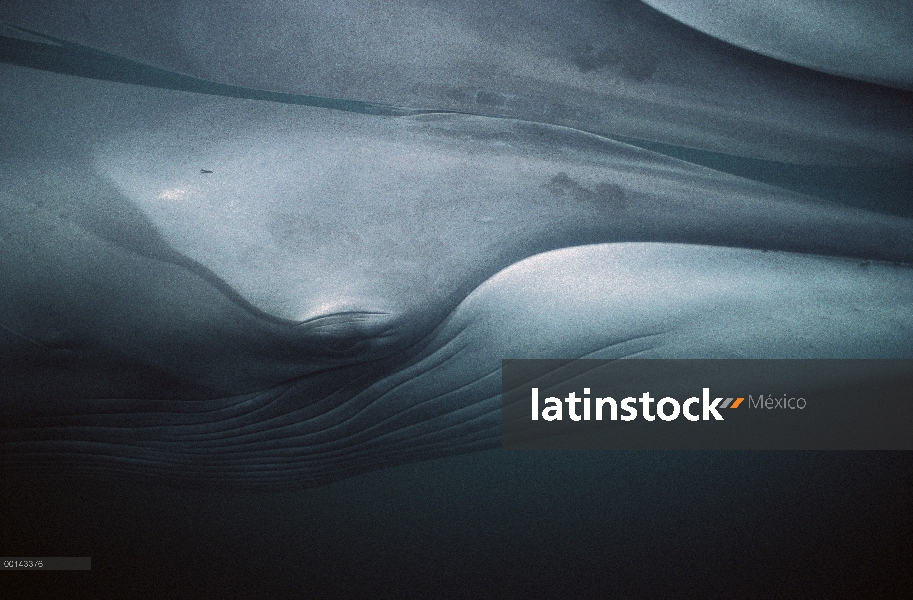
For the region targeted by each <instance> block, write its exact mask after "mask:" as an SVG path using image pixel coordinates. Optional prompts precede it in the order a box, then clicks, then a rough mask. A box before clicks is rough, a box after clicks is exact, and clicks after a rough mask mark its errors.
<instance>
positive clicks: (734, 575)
mask: <svg viewBox="0 0 913 600" xmlns="http://www.w3.org/2000/svg"><path fill="white" fill-rule="evenodd" d="M0 490H2V493H0V507H2V508H0V511H2V512H0V523H2V529H0V554H2V555H4V556H11V555H20V556H87V555H88V556H91V557H92V570H91V571H60V572H41V573H36V572H4V573H0V597H2V598H4V599H6V598H40V597H57V598H109V597H110V598H142V597H156V598H330V597H349V598H387V597H391V598H485V597H495V598H537V597H553V598H562V597H564V598H571V597H614V598H655V597H672V598H681V597H719V598H722V597H726V598H771V597H783V598H791V597H828V598H861V597H866V598H898V597H910V595H911V594H913V570H911V568H910V567H911V564H913V494H911V492H913V453H909V452H711V451H704V452H696V451H695V452H659V451H652V452H651V451H637V452H608V451H605V452H570V451H566V452H554V451H553V452H544V451H538V452H523V451H505V450H495V451H489V452H482V453H476V454H469V455H464V456H458V457H452V458H447V459H441V460H433V461H427V462H424V463H417V464H411V465H405V466H402V467H398V468H393V469H388V470H384V471H377V472H373V473H368V474H366V475H361V476H358V477H354V478H351V479H348V480H345V481H340V482H337V483H334V484H331V485H328V486H324V487H321V488H316V489H310V490H303V491H296V492H279V493H230V492H225V491H200V490H187V489H176V488H170V487H163V486H159V485H156V484H154V483H152V482H149V481H145V482H142V481H118V482H104V481H97V480H92V479H86V478H82V479H75V478H70V477H66V476H62V475H59V476H54V477H48V476H45V477H41V478H34V477H23V476H21V475H16V474H11V473H5V474H3V475H2V478H0Z"/></svg>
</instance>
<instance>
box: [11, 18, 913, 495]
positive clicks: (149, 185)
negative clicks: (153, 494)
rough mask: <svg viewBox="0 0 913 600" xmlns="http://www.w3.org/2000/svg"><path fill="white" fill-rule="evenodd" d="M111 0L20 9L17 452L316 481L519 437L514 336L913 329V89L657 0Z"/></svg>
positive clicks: (282, 481)
mask: <svg viewBox="0 0 913 600" xmlns="http://www.w3.org/2000/svg"><path fill="white" fill-rule="evenodd" d="M102 4H104V3H94V2H92V3H82V4H80V3H68V4H67V6H68V7H70V8H67V7H63V6H58V5H57V4H56V3H53V2H51V3H46V4H44V5H42V6H44V9H41V10H36V11H34V12H31V13H29V14H28V15H25V14H24V13H19V12H17V10H16V9H15V7H13V6H11V7H5V8H4V11H5V12H4V13H3V14H2V15H0V18H3V19H4V20H5V22H6V25H5V28H4V31H5V32H6V33H5V34H4V35H5V36H6V37H5V38H4V39H5V40H6V41H5V42H4V43H5V44H6V45H5V46H4V48H5V50H4V52H5V54H4V55H3V56H4V57H5V62H6V64H2V65H0V77H2V79H0V80H2V81H3V86H2V93H3V96H2V100H0V102H2V106H3V113H4V115H5V116H6V118H5V119H4V121H3V123H2V124H0V127H2V129H0V133H2V138H3V140H4V144H3V148H2V150H0V173H2V179H0V205H2V208H3V210H2V214H0V256H2V262H0V275H2V280H3V282H4V285H3V287H2V290H0V351H2V352H0V379H2V386H0V415H2V422H0V444H2V447H3V466H4V467H5V468H10V469H26V470H36V471H41V470H46V469H60V468H65V469H75V470H78V471H81V472H93V473H98V474H100V475H104V476H107V477H122V476H125V475H138V476H143V477H155V478H157V479H160V480H169V481H175V482H180V483H182V484H190V485H216V486H229V487H233V488H240V487H257V488H260V487H271V488H275V487H301V486H311V485H317V484H321V483H324V482H327V481H331V480H334V479H339V478H342V477H347V476H350V475H352V474H355V473H358V472H363V471H366V470H370V469H376V468H382V467H385V466H390V465H394V464H400V463H403V462H408V461H414V460H422V459H427V458H431V457H437V456H445V455H451V454H457V453H465V452H471V451H474V450H480V449H485V448H493V447H497V446H498V445H499V444H500V426H501V422H500V398H499V394H500V376H499V369H500V364H501V360H502V359H504V358H581V357H586V358H636V357H645V358H911V357H913V356H911V355H913V343H911V342H913V270H911V268H910V264H911V263H913V244H911V241H913V218H911V217H913V214H911V209H910V206H909V197H910V196H909V194H910V192H911V190H913V186H910V185H909V181H908V179H909V170H908V167H909V166H910V165H911V164H913V133H911V126H913V125H911V123H913V121H908V120H905V117H909V116H910V115H911V114H913V96H911V95H910V93H909V92H905V91H903V90H900V89H896V88H893V89H892V88H886V87H884V86H878V85H875V84H872V83H864V82H860V81H851V80H845V79H840V78H836V77H832V76H830V75H826V74H822V73H817V72H813V71H808V70H803V69H801V68H799V67H795V66H789V65H783V64H781V63H777V62H776V61H773V60H772V59H770V58H766V57H761V56H756V55H753V54H751V53H749V52H747V51H746V50H744V49H739V48H735V47H729V46H726V45H725V44H723V43H722V42H720V41H718V40H713V39H711V38H709V37H706V36H704V37H702V34H699V33H698V32H696V31H694V30H691V29H688V28H686V27H684V26H683V25H681V24H679V23H676V22H675V21H673V20H671V19H668V18H667V17H665V16H663V15H662V14H660V13H658V12H656V11H653V10H652V9H650V8H648V7H646V6H644V5H641V4H640V3H633V2H609V3H579V4H574V5H573V6H572V7H570V8H567V9H560V10H559V8H558V7H557V5H555V4H551V3H548V2H542V3H534V4H532V5H528V6H524V7H521V6H520V5H519V4H515V3H504V4H503V5H501V6H500V7H501V9H502V11H503V12H504V14H506V15H508V18H506V20H505V22H504V24H502V25H503V28H502V26H496V25H494V23H495V22H496V21H495V20H494V17H493V15H491V14H488V12H487V11H488V10H489V9H484V10H482V9H480V8H479V7H478V6H475V5H474V4H473V3H469V2H467V3H455V4H453V5H452V6H451V5H450V4H448V5H446V6H445V5H443V4H441V5H438V4H437V3H425V4H423V5H422V6H421V7H418V4H417V3H412V2H397V3H392V4H391V6H392V7H393V8H392V9H391V10H392V11H393V13H392V14H393V15H394V16H397V17H402V18H399V19H393V17H389V18H390V19H392V21H391V23H395V25H396V26H395V27H394V28H393V29H392V30H389V29H384V28H383V27H380V26H379V25H378V22H377V21H376V20H373V19H375V17H376V16H377V15H375V14H374V13H373V12H371V11H372V10H373V9H368V8H359V9H354V8H350V10H348V11H347V10H344V8H345V7H347V6H348V5H346V4H345V3H343V4H340V5H339V6H340V7H343V8H339V9H338V10H329V9H327V8H326V7H325V6H323V5H322V4H320V3H299V4H294V5H293V3H288V4H284V3H281V2H280V3H274V4H263V5H255V6H252V7H251V8H249V9H248V8H241V7H236V6H233V5H229V6H228V7H227V8H226V9H225V11H224V13H218V14H215V15H214V14H213V13H211V12H210V13H205V14H198V13H194V12H193V10H194V9H193V7H192V6H189V4H188V5H184V4H183V3H179V2H178V3H174V4H173V5H171V6H172V9H173V10H174V11H176V12H174V13H173V14H172V13H167V11H166V13H167V14H166V13H161V12H159V13H156V12H155V11H154V10H152V9H148V10H147V9H136V10H135V11H133V10H126V9H125V10H124V11H123V12H118V10H112V11H110V12H107V13H106V12H104V11H101V10H99V12H98V14H97V15H95V13H93V12H92V11H91V10H90V9H92V8H98V7H100V6H101V5H102ZM246 6H247V5H245V7H246ZM296 7H297V8H296ZM302 7H305V8H306V9H307V10H304V8H302ZM448 7H449V8H448ZM77 9H79V10H77ZM172 9H169V10H172ZM293 9H294V10H293ZM477 9H478V10H477ZM536 9H538V11H539V12H537V10H536ZM80 10H81V11H82V12H80ZM156 10H159V9H156ZM162 10H164V9H162ZM87 11H88V12H87ZM150 11H151V12H150ZM289 11H292V12H289ZM294 11H299V12H294ZM353 11H354V12H353ZM478 11H481V12H480V13H479V14H478V15H476V12H478ZM542 11H545V12H546V13H548V14H553V15H557V17H559V18H558V22H559V23H560V24H561V26H560V27H556V28H554V29H553V30H550V31H551V33H550V34H549V36H550V37H548V36H547V37H545V38H539V37H537V36H536V35H535V34H536V33H537V32H540V31H541V30H542V29H541V27H539V26H538V25H536V24H537V23H541V19H542V18H543V17H542ZM548 11H552V12H550V13H549V12H548ZM499 14H500V13H499ZM93 15H95V16H93ZM307 15H312V16H313V15H316V16H318V17H319V18H318V19H317V20H316V21H314V20H310V21H309V20H308V19H305V18H304V17H305V16H307ZM407 15H408V17H409V18H408V19H406V18H405V16H407ZM473 15H475V16H473ZM267 16H269V17H270V18H271V19H272V20H268V19H267V20H263V19H266V18H267ZM621 16H624V18H621ZM191 17H193V18H191ZM292 17H294V18H292ZM583 17H586V18H583ZM610 17H611V18H610ZM287 18H288V19H291V20H290V21H288V20H287ZM106 19H107V20H108V21H107V22H106V21H105V20H106ZM112 19H114V21H111V20H112ZM118 19H123V20H122V21H118ZM295 19H297V20H295ZM213 20H214V21H213ZM244 22H247V23H250V24H252V25H251V27H250V29H249V30H243V31H241V30H237V29H232V27H237V26H238V25H239V24H240V23H244ZM431 22H434V23H437V24H438V25H439V28H438V29H436V30H435V31H438V32H444V34H442V37H441V38H440V39H439V42H438V43H439V44H440V46H441V48H439V52H437V53H434V52H430V51H428V44H429V43H430V42H429V41H428V40H426V39H425V38H423V37H422V36H421V35H419V34H418V33H416V32H422V31H423V29H422V27H419V24H426V23H431ZM105 23H106V25H105V26H104V27H103V26H102V24H105ZM112 23H113V24H114V25H117V26H112ZM289 23H291V24H289ZM296 23H297V24H298V25H300V26H301V27H306V28H310V29H307V33H308V35H303V36H301V37H300V38H299V37H297V36H295V35H293V34H292V29H290V28H292V26H293V25H295V24H296ZM315 23H318V24H320V26H321V27H322V28H323V29H319V28H318V26H317V25H315ZM141 24H143V26H144V27H147V28H149V30H150V31H151V32H152V33H151V34H150V35H149V36H146V37H142V38H141V39H137V38H136V36H135V35H133V34H132V32H131V30H130V28H129V27H133V28H134V29H135V28H136V27H138V26H139V25H141ZM608 24H611V27H609V26H608ZM128 25H129V27H128ZM508 25H510V27H508ZM597 25H606V27H604V28H603V29H600V28H599V27H597ZM359 28H361V29H359ZM318 29H319V30H318ZM229 30H231V31H238V33H237V35H238V36H240V38H238V39H240V40H241V42H243V43H241V47H246V46H244V44H249V45H250V47H249V48H248V50H249V52H248V53H247V54H246V56H245V57H244V58H237V57H235V58H236V59H237V60H234V59H232V56H233V55H231V54H230V53H229V51H228V50H227V49H226V48H225V47H224V46H223V45H221V44H223V41H222V40H223V39H226V40H227V39H230V38H228V37H225V36H223V35H221V34H220V32H223V33H224V32H225V31H229ZM252 32H253V33H257V35H253V33H252ZM258 32H259V33H258ZM340 32H343V33H345V35H343V34H342V33H340ZM407 32H411V35H412V36H413V38H408V37H407V36H406V33H407ZM517 32H520V33H519V34H518V33H517ZM356 33H358V34H359V35H361V37H358V36H357V35H356ZM470 33H472V34H473V35H471V36H470V35H469V34H470ZM583 33H587V34H588V35H592V36H595V37H592V39H593V40H597V41H599V43H601V44H603V45H602V46H599V45H598V44H597V45H596V46H592V47H591V48H590V50H586V49H581V48H577V47H576V46H574V45H573V44H574V43H576V42H575V41H574V40H577V41H579V39H578V36H579V35H583ZM128 34H130V35H128ZM429 35H430V34H429ZM163 36H164V37H163ZM416 36H417V37H416ZM465 36H469V38H466V37H465ZM625 36H628V37H625ZM643 36H646V37H643ZM651 36H652V37H651ZM128 38H129V39H132V40H135V41H134V42H130V43H132V44H134V45H133V46H129V44H128ZM166 38H167V39H169V40H176V41H177V42H179V43H175V44H174V45H169V44H166V43H165V42H164V41H163V40H164V39H166ZM467 39H469V40H471V41H472V43H473V44H474V43H475V42H477V41H479V40H481V42H480V43H482V42H484V43H483V45H482V46H481V47H480V48H476V50H475V53H471V54H467V55H462V54H461V53H460V52H459V51H458V50H459V49H460V48H462V47H463V46H462V45H461V44H469V43H470V42H468V41H467ZM581 39H586V38H585V36H584V38H581ZM651 39H655V40H657V41H661V42H662V44H660V45H659V46H658V47H656V46H655V45H650V44H647V41H648V40H651ZM346 40H348V42H349V43H352V44H354V45H353V46H347V45H346ZM357 40H361V42H360V43H361V45H358V44H355V41H357ZM395 40H398V41H395ZM403 40H411V41H409V42H408V43H406V42H403ZM235 42H237V40H235ZM68 44H72V45H73V46H70V45H68ZM124 44H128V46H129V47H128V46H125V45H124ZM470 45H471V44H470ZM680 45H684V46H682V47H686V48H690V49H692V50H693V51H694V54H692V55H682V54H680V53H678V52H677V51H676V48H679V47H680ZM83 48H89V50H85V52H84V53H83V54H79V53H80V52H83V50H81V49H83ZM574 48H577V49H576V50H575V49H574ZM600 48H601V49H600ZM380 49H383V50H384V52H379V50H380ZM318 50H319V51H318ZM38 51H41V52H48V53H50V54H48V56H50V55H53V56H62V54H61V53H64V52H71V51H72V52H75V53H76V54H74V55H73V56H77V57H79V56H81V57H96V58H97V57H103V58H104V60H110V61H114V62H106V63H104V64H106V65H115V66H116V65H118V64H121V65H133V66H132V67H131V68H134V67H135V70H136V73H142V72H143V71H142V68H145V67H143V65H145V66H148V67H149V68H152V69H158V70H159V71H155V72H156V73H166V74H171V75H173V77H171V75H169V76H168V77H171V78H170V79H169V78H167V77H165V76H162V78H161V79H160V80H155V79H154V78H153V79H152V80H147V79H143V80H142V81H140V79H139V78H140V75H137V74H136V73H134V74H133V75H131V74H130V69H126V71H124V72H123V73H121V72H119V71H118V72H117V75H116V77H115V75H113V74H112V73H114V71H110V70H109V71H108V72H107V73H108V74H107V75H106V74H105V72H104V70H103V69H97V68H95V67H92V66H91V65H88V64H87V63H86V62H83V63H80V62H79V61H75V62H72V61H71V62H69V63H65V62H57V63H41V64H42V65H43V66H42V68H40V69H37V68H34V67H35V66H36V65H38V64H39V62H40V61H39V58H40V57H39V58H36V55H35V54H29V52H31V53H34V52H38ZM92 53H95V54H92ZM98 53H103V54H98ZM575 53H576V54H575ZM640 53H647V54H649V56H648V57H647V58H644V57H643V56H641V54H640ZM42 56H45V55H42ZM695 56H697V57H698V58H695ZM111 57H114V58H111ZM277 57H282V60H279V59H278V58H277ZM507 57H513V58H512V59H511V60H508V58H507ZM121 58H122V59H123V60H125V61H132V62H125V63H117V62H116V61H117V60H120V59H121ZM534 58H535V59H536V60H538V61H539V62H538V63H537V64H539V65H541V69H539V68H537V69H533V71H535V72H522V70H517V69H519V67H518V66H517V65H518V64H520V63H523V62H524V61H529V60H532V59H534ZM648 58H649V60H647V59H648ZM42 60H43V59H42ZM55 60H57V59H55ZM60 60H61V61H62V59H60ZM86 60H88V59H86ZM245 61H248V62H245ZM249 61H255V63H256V65H263V68H254V66H255V65H254V64H253V63H251V62H249ZM423 61H424V62H423ZM644 61H646V62H647V63H649V64H646V66H645V63H644ZM418 63H422V64H418ZM488 64H491V65H495V66H494V67H492V69H493V70H491V71H486V70H485V69H483V68H482V67H483V66H486V65H488ZM137 65H138V66H137ZM90 67H91V68H90ZM420 67H421V68H420ZM93 69H95V70H93ZM511 69H513V70H511ZM150 72H151V71H150ZM302 73H303V74H305V76H302V77H297V76H295V75H296V74H302ZM358 74H361V75H358ZM130 77H134V80H130ZM726 77H730V78H731V80H730V82H729V83H728V84H726V85H724V79H725V78H726ZM739 77H747V79H746V80H745V81H749V80H750V81H751V85H750V86H740V85H738V81H739V79H738V78H739ZM156 81H158V83H156ZM201 82H202V83H201ZM482 82H484V85H483V84H482ZM207 85H208V86H210V87H205V86H207ZM182 86H183V87H182ZM220 86H221V87H220ZM219 90H222V92H224V93H221V92H220V93H217V92H218V91H219ZM264 90H265V91H264ZM201 92H202V93H201ZM260 93H264V94H272V95H271V96H268V98H267V97H265V96H264V97H261V96H257V94H260ZM683 94H685V95H683ZM315 98H317V100H315ZM321 98H322V99H324V100H325V99H328V98H329V99H335V100H333V102H336V101H337V100H339V99H344V100H352V101H353V103H350V104H345V103H338V102H337V103H336V104H331V106H332V107H327V103H326V102H324V101H323V100H319V99H321ZM613 98H617V99H620V100H619V102H618V103H616V104H612V103H610V102H608V100H609V99H613ZM861 100H864V101H866V102H867V106H869V107H871V111H870V112H869V111H866V112H860V111H859V110H858V105H856V104H854V103H856V102H858V101H861ZM321 102H323V104H321ZM359 103H361V104H359ZM365 103H370V104H365ZM771 168H773V171H771ZM783 172H788V173H792V174H793V175H794V176H791V177H787V176H784V175H783ZM857 176H858V177H863V179H862V181H863V183H862V184H860V183H859V181H858V180H857V179H854V178H857ZM865 177H868V179H865ZM816 178H817V179H816ZM809 181H812V183H809ZM815 181H817V183H815ZM854 186H855V187H854ZM857 189H861V190H862V191H860V193H859V194H856V193H855V190H857Z"/></svg>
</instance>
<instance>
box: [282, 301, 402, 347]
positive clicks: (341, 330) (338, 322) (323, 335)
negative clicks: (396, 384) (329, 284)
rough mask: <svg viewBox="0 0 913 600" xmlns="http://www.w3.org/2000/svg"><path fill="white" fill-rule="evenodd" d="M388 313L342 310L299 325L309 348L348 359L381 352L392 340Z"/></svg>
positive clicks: (392, 330) (392, 331)
mask: <svg viewBox="0 0 913 600" xmlns="http://www.w3.org/2000/svg"><path fill="white" fill-rule="evenodd" d="M390 320H391V319H390V315H389V314H387V313H374V312H343V313H334V314H331V315H323V316H320V317H315V318H313V319H308V320H307V321H303V322H301V323H299V324H298V326H297V327H298V328H299V329H300V330H302V331H303V333H304V334H305V336H306V337H307V339H308V341H309V343H310V344H311V347H312V348H313V350H314V351H315V352H317V353H318V354H323V355H324V356H327V357H330V358H349V357H354V356H356V355H361V354H371V355H373V354H375V353H377V352H380V351H383V350H384V349H385V348H386V347H387V346H389V345H390V343H391V342H392V341H393V340H394V339H395V335H394V332H395V330H394V328H393V327H391V325H390Z"/></svg>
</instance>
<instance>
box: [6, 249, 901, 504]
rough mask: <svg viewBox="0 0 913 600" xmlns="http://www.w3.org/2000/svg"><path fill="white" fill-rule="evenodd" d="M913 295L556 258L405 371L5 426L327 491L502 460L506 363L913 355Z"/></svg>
mask: <svg viewBox="0 0 913 600" xmlns="http://www.w3.org/2000/svg"><path fill="white" fill-rule="evenodd" d="M911 283H913V269H911V268H910V267H908V266H903V265H893V264H888V263H881V262H877V261H875V262H869V261H859V260H848V259H838V258H829V257H818V256H807V255H800V254H791V253H784V252H764V251H757V250H745V249H736V248H719V247H709V246H690V245H679V244H658V243H629V244H600V245H593V246H581V247H574V248H567V249H563V250H556V251H552V252H546V253H543V254H539V255H536V256H533V257H530V258H528V259H525V260H522V261H520V262H518V263H515V264H513V265H511V266H510V267H508V268H507V269H504V270H503V271H501V272H499V273H498V274H496V275H495V276H493V277H491V278H490V279H488V280H487V281H485V282H484V283H483V284H482V285H481V286H479V287H478V288H477V289H475V290H474V291H473V292H472V293H471V294H470V295H469V296H468V297H467V298H466V299H465V300H464V301H463V302H461V303H460V304H459V306H457V308H456V309H455V310H454V311H453V312H452V313H451V314H450V315H449V316H448V317H447V318H446V319H445V320H444V321H443V322H442V323H441V324H440V325H439V326H438V327H437V328H436V329H434V330H433V331H432V332H431V333H430V334H429V335H428V336H427V337H426V338H425V339H424V340H422V341H421V342H420V343H419V344H416V346H415V347H414V348H412V349H411V350H410V351H409V352H407V353H405V355H404V356H403V357H393V358H386V359H382V360H380V361H377V362H375V363H365V364H362V365H354V366H346V367H341V368H339V369H330V370H327V371H325V372H322V373H320V374H317V375H312V376H308V377H303V378H300V379H298V380H295V381H290V382H286V383H283V384H281V385H278V386H275V387H272V388H270V389H267V390H264V391H262V392H255V393H250V394H244V395H240V396H231V397H225V398H211V399H203V400H170V401H168V400H130V399H123V398H112V399H106V400H103V399H97V400H77V399H70V400H66V399H55V400H54V401H52V402H47V403H44V404H41V405H33V406H30V407H29V408H28V409H27V410H26V411H24V412H20V413H18V414H8V415H5V416H4V420H3V429H0V443H2V444H3V446H4V449H5V454H4V462H3V466H4V467H5V468H7V469H14V470H15V469H28V470H30V471H33V472H36V471H38V472H40V471H41V470H42V469H51V468H52V467H50V466H49V465H52V464H53V465H54V467H53V469H55V472H61V471H67V472H75V473H85V474H93V475H95V476H99V477H108V478H115V479H116V478H119V477H122V476H124V475H135V476H139V477H143V478H151V479H154V480H155V481H160V482H169V483H173V484H177V485H189V486H193V487H200V486H206V487H208V486H212V487H231V488H233V489H244V488H257V489H281V488H301V487H310V486H315V485H320V484H323V483H327V482H330V481H333V480H337V479H342V478H345V477H349V476H352V475H354V474H357V473H360V472H365V471H369V470H374V469H378V468H384V467H388V466H392V465H396V464H401V463H405V462H413V461H417V460H425V459H430V458H435V457H442V456H448V455H455V454H461V453H467V452H473V451H478V450H483V449H489V448H496V447H499V446H500V434H501V412H500V411H501V403H500V402H501V401H500V392H501V390H500V366H501V360H502V359H505V358H612V359H614V358H913V330H911V328H910V327H909V323H910V322H913V285H911ZM404 357H405V358H404ZM397 360H399V361H403V360H405V362H407V363H408V364H405V365H402V364H400V368H391V365H392V364H393V362H391V361H397Z"/></svg>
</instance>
